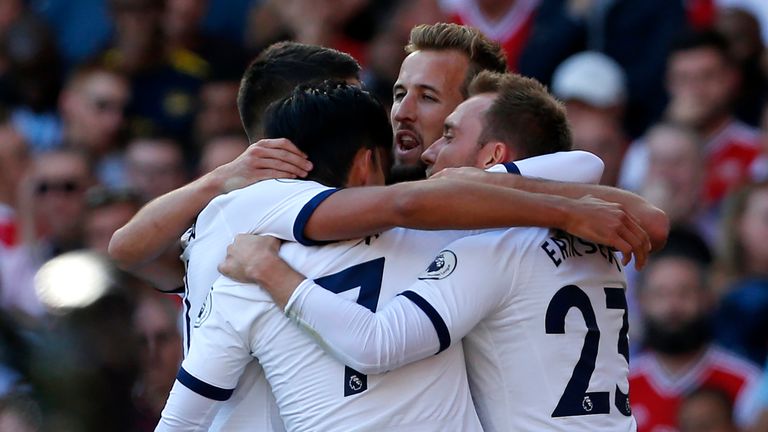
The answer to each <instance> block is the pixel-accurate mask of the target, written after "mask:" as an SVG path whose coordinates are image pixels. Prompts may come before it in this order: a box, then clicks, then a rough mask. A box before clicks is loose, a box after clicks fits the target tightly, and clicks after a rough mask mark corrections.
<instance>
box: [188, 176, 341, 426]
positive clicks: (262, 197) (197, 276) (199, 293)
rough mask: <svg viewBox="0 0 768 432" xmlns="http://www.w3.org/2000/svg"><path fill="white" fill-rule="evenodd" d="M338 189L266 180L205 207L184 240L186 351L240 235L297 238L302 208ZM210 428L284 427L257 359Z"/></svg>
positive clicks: (293, 181)
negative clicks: (260, 234) (235, 240)
mask: <svg viewBox="0 0 768 432" xmlns="http://www.w3.org/2000/svg"><path fill="white" fill-rule="evenodd" d="M334 190H335V189H332V188H328V187H325V186H323V185H320V184H318V183H315V182H310V181H300V180H267V181H263V182H259V183H256V184H254V185H251V186H248V187H246V188H243V189H239V190H236V191H232V192H230V193H228V194H226V195H221V196H219V197H217V198H215V199H214V200H212V201H211V202H210V203H209V204H208V206H206V207H205V208H204V209H203V211H202V212H201V213H200V214H199V215H198V217H197V222H196V223H195V226H193V227H192V228H191V229H190V230H188V231H187V233H186V234H185V236H184V238H183V239H182V243H183V244H186V247H185V248H184V252H183V254H182V259H183V261H184V263H185V267H186V275H185V278H184V288H185V292H184V296H183V302H182V303H183V306H184V309H183V318H184V322H183V326H184V331H183V334H184V353H185V354H186V353H187V352H188V349H189V344H190V339H191V334H192V333H193V332H194V331H195V330H196V329H197V327H199V321H200V319H201V318H202V317H203V315H204V314H205V308H204V305H205V304H206V298H207V296H208V294H209V293H210V291H211V287H212V286H213V283H214V281H216V279H217V278H218V277H219V276H220V274H219V271H218V269H217V266H218V265H219V263H221V262H222V261H223V260H224V258H225V257H226V251H227V246H228V245H229V244H230V243H231V242H232V240H233V239H234V237H235V235H237V234H240V233H254V232H259V233H264V234H271V235H274V236H276V237H279V238H281V239H284V240H293V241H295V240H296V238H295V235H294V230H295V229H299V230H302V229H303V227H302V226H301V224H302V222H303V219H301V218H299V216H300V214H301V213H302V211H304V212H307V211H311V210H313V209H314V207H315V206H317V205H319V203H320V202H322V199H323V198H324V197H327V196H328V195H330V193H332V192H333V191H334ZM318 197H319V199H318ZM313 200H314V201H313ZM210 430H212V431H218V430H222V431H229V432H236V431H252V430H264V431H273V432H279V431H282V430H285V429H284V427H283V424H282V421H281V420H280V417H279V414H278V412H277V405H276V404H275V400H274V397H273V396H272V391H271V389H270V388H269V384H268V383H267V381H266V379H265V377H264V373H263V371H262V370H261V366H260V365H259V364H258V362H252V363H250V364H249V365H248V366H247V367H246V370H245V371H244V372H243V374H242V376H241V381H240V384H239V385H238V386H237V389H236V390H235V392H234V394H233V395H232V397H231V398H230V399H229V400H227V401H226V403H224V404H222V406H221V408H220V409H219V411H218V413H217V415H216V417H215V419H214V420H213V424H212V425H211V429H210Z"/></svg>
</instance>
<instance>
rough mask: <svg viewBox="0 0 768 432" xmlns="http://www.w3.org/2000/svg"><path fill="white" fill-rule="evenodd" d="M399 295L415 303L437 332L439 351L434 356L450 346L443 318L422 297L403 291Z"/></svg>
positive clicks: (449, 338)
mask: <svg viewBox="0 0 768 432" xmlns="http://www.w3.org/2000/svg"><path fill="white" fill-rule="evenodd" d="M399 295H401V296H403V297H405V298H407V299H408V300H410V301H412V302H413V303H415V304H416V306H418V307H419V309H421V310H422V311H423V312H424V314H426V315H427V318H429V320H430V321H432V325H433V326H435V331H436V332H437V339H438V340H439V341H440V350H439V351H438V352H436V353H435V354H440V353H441V352H443V351H445V350H446V349H447V348H448V347H449V346H451V334H450V333H449V332H448V326H446V325H445V321H443V318H442V317H441V316H440V314H439V313H437V311H436V310H435V308H433V307H432V305H431V304H429V302H428V301H426V300H425V299H424V297H422V296H420V295H418V294H416V293H415V292H413V291H403V292H401V293H400V294H399Z"/></svg>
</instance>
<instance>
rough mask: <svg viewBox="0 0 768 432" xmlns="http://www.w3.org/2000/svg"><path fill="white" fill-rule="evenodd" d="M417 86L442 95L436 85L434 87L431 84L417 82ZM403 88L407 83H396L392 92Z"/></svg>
mask: <svg viewBox="0 0 768 432" xmlns="http://www.w3.org/2000/svg"><path fill="white" fill-rule="evenodd" d="M416 87H418V88H420V89H422V90H428V91H431V92H433V93H435V94H437V95H438V96H439V95H440V90H438V89H437V88H435V87H432V86H431V85H429V84H416ZM402 89H405V85H404V84H402V83H395V85H394V86H393V87H392V92H395V91H397V90H402Z"/></svg>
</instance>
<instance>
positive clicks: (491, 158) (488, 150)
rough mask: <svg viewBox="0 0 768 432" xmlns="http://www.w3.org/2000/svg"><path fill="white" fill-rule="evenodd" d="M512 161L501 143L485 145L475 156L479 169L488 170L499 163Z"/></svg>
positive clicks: (504, 145)
mask: <svg viewBox="0 0 768 432" xmlns="http://www.w3.org/2000/svg"><path fill="white" fill-rule="evenodd" d="M513 159H514V157H513V155H512V152H511V151H510V150H509V147H507V145H506V144H504V143H503V142H501V141H491V142H489V143H486V144H485V145H484V146H483V147H482V148H481V149H480V152H479V153H478V155H477V161H478V165H477V166H479V167H483V168H490V167H492V166H494V165H498V164H500V163H505V162H511V161H512V160H513Z"/></svg>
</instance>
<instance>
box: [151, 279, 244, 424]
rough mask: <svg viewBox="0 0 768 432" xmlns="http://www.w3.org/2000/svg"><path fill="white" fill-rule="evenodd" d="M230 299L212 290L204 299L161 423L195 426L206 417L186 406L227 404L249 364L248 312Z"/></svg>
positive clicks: (240, 301) (204, 407)
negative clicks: (174, 390)
mask: <svg viewBox="0 0 768 432" xmlns="http://www.w3.org/2000/svg"><path fill="white" fill-rule="evenodd" d="M220 279H221V278H220ZM235 294H236V293H228V292H226V290H217V286H216V285H214V289H212V290H211V292H210V294H209V296H208V298H207V299H206V300H205V303H204V304H203V307H202V308H201V310H200V312H199V314H198V316H197V319H196V321H195V324H194V325H195V327H196V328H195V331H193V332H192V334H191V337H192V340H191V343H190V348H189V353H188V354H187V356H186V358H185V359H184V361H183V362H182V365H181V368H180V369H179V373H178V374H177V375H176V382H175V384H174V388H176V389H177V390H178V391H177V392H175V393H173V392H172V393H171V395H170V396H169V399H168V403H167V404H166V409H165V410H163V421H162V422H161V424H164V423H165V424H174V423H175V424H183V425H186V426H185V427H193V426H194V427H199V426H201V424H202V422H205V421H208V419H207V417H206V416H202V415H197V414H195V412H192V411H190V410H189V409H188V407H187V404H194V405H195V407H196V409H197V410H200V411H205V412H207V411H209V410H210V409H212V407H214V406H215V405H216V404H217V402H220V401H225V400H227V399H229V398H230V397H231V396H232V393H233V391H234V389H235V386H236V385H237V382H238V380H239V379H240V376H241V375H242V373H243V370H244V369H245V366H246V365H247V364H248V363H249V362H250V361H252V360H253V358H252V357H251V355H250V343H249V334H248V326H247V322H250V321H249V320H248V318H249V317H250V316H251V315H252V312H253V311H252V310H251V308H252V307H251V306H250V305H249V304H248V303H249V302H247V301H245V300H244V299H242V298H238V296H237V295H235ZM233 311H234V312H233ZM238 320H239V321H238ZM182 387H183V388H184V390H182ZM201 398H202V399H201ZM173 430H176V429H173ZM179 430H198V429H179Z"/></svg>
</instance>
